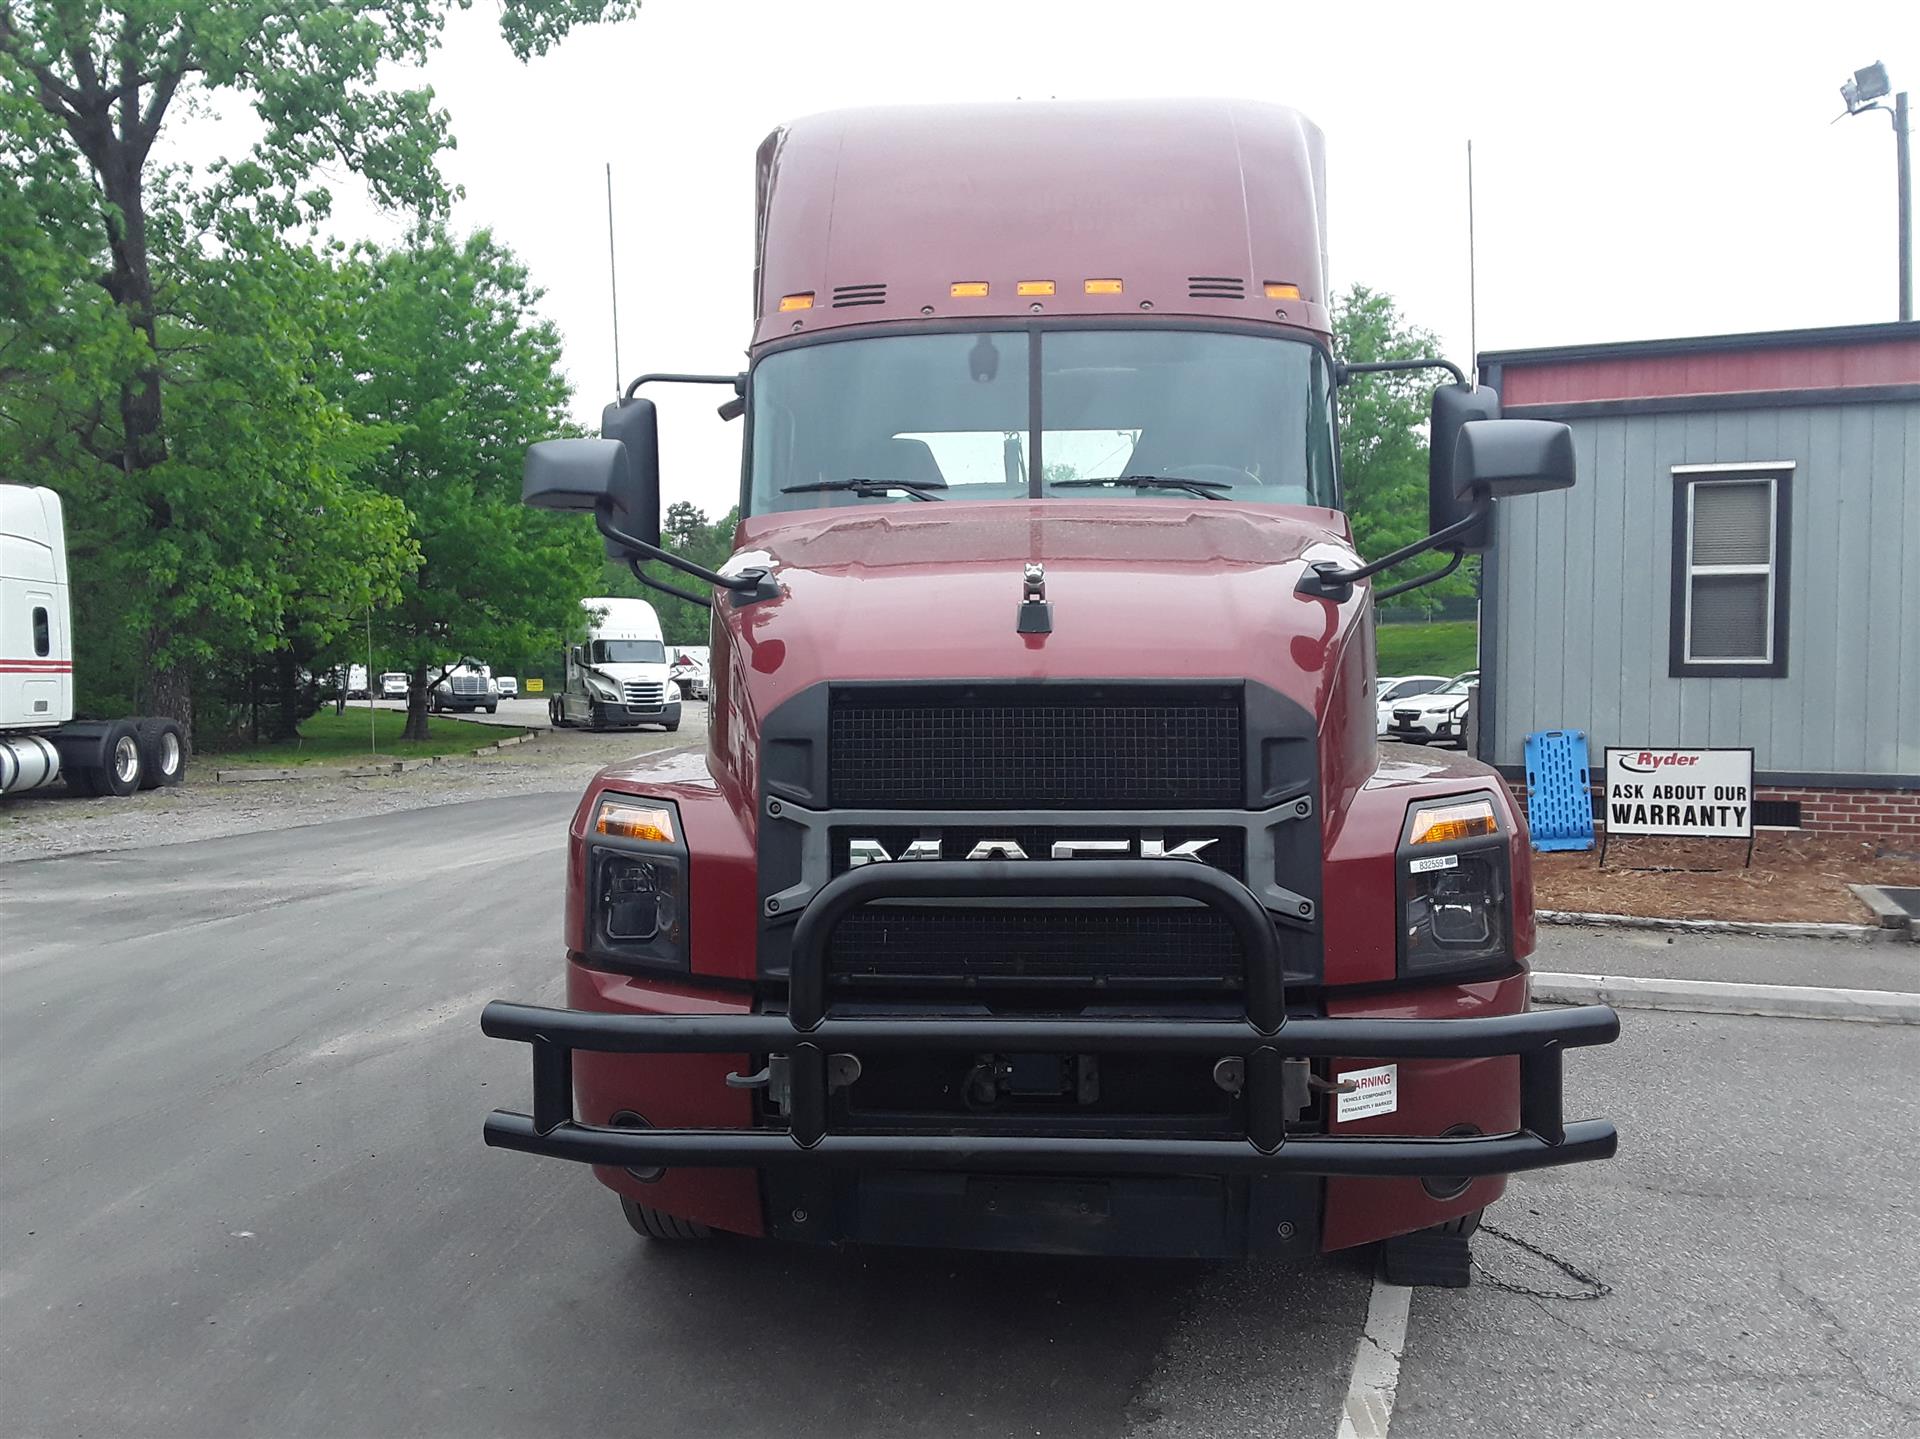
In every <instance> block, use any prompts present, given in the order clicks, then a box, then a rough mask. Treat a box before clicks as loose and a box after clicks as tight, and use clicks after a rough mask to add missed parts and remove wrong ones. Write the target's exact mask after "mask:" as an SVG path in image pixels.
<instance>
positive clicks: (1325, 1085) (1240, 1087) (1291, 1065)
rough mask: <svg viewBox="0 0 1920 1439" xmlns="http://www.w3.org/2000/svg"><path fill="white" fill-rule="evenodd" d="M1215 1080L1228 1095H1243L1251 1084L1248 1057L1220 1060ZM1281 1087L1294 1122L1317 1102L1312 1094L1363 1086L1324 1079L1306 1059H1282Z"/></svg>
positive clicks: (1232, 1056)
mask: <svg viewBox="0 0 1920 1439" xmlns="http://www.w3.org/2000/svg"><path fill="white" fill-rule="evenodd" d="M1213 1082H1214V1083H1215V1084H1216V1085H1218V1086H1219V1087H1220V1088H1221V1089H1223V1090H1225V1091H1226V1092H1227V1093H1228V1094H1235V1095H1237V1094H1240V1093H1241V1092H1242V1091H1244V1090H1245V1089H1246V1087H1247V1062H1246V1060H1244V1059H1242V1058H1241V1057H1240V1056H1239V1055H1237V1054H1230V1055H1227V1056H1226V1057H1225V1058H1224V1059H1220V1060H1217V1061H1216V1062H1215V1063H1214V1066H1213ZM1280 1088H1281V1099H1282V1104H1283V1107H1284V1108H1285V1110H1286V1114H1287V1122H1288V1123H1292V1122H1293V1121H1294V1120H1296V1119H1298V1118H1299V1117H1300V1116H1301V1115H1302V1114H1304V1113H1306V1111H1307V1107H1308V1106H1309V1105H1310V1104H1311V1103H1312V1102H1313V1101H1312V1098H1311V1096H1312V1095H1314V1094H1352V1093H1353V1092H1354V1091H1355V1090H1356V1089H1358V1088H1359V1085H1357V1084H1355V1083H1353V1082H1352V1081H1350V1080H1349V1081H1345V1082H1342V1081H1339V1080H1332V1079H1322V1078H1321V1077H1320V1076H1319V1075H1317V1074H1315V1073H1314V1072H1313V1067H1312V1065H1311V1064H1310V1063H1309V1062H1308V1061H1307V1060H1305V1059H1283V1060H1281V1061H1280Z"/></svg>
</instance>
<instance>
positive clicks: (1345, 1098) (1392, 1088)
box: [1333, 1064, 1400, 1121]
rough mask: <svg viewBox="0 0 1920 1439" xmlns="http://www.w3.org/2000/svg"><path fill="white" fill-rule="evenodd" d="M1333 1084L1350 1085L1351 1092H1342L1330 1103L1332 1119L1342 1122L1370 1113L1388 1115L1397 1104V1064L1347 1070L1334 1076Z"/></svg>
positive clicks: (1398, 1087) (1398, 1072) (1398, 1076)
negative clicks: (1333, 1102)
mask: <svg viewBox="0 0 1920 1439" xmlns="http://www.w3.org/2000/svg"><path fill="white" fill-rule="evenodd" d="M1333 1078H1334V1082H1335V1083H1336V1084H1351V1085H1352V1086H1354V1089H1353V1092H1352V1093H1351V1094H1342V1095H1340V1096H1339V1100H1338V1102H1337V1103H1336V1104H1335V1106H1334V1118H1336V1119H1338V1120H1341V1121H1345V1120H1349V1119H1365V1118H1366V1117H1367V1116H1368V1115H1370V1114H1392V1113H1393V1112H1394V1110H1396V1109H1398V1108H1399V1107H1400V1066H1399V1065H1397V1064H1381V1065H1376V1066H1375V1067H1374V1068H1372V1069H1349V1070H1348V1071H1347V1072H1346V1073H1345V1074H1336V1075H1334V1077H1333Z"/></svg>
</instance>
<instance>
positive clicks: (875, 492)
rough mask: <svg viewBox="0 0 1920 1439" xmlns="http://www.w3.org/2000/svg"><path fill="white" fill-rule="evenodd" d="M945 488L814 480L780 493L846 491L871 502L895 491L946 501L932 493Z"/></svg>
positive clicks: (928, 483) (784, 488) (932, 483)
mask: <svg viewBox="0 0 1920 1439" xmlns="http://www.w3.org/2000/svg"><path fill="white" fill-rule="evenodd" d="M945 488H946V485H945V484H944V483H942V482H938V481H919V480H917V481H915V482H914V483H912V484H908V483H907V482H906V481H905V480H864V479H853V480H814V481H813V482H812V483H810V484H805V485H783V486H781V489H780V493H781V494H783V495H805V494H813V493H817V492H820V491H823V490H845V491H846V492H847V493H849V494H854V495H858V496H859V497H860V498H861V499H863V500H871V499H878V498H879V497H880V496H882V495H889V494H892V493H893V492H894V491H895V490H899V491H901V492H903V493H905V494H909V495H912V496H913V497H914V498H915V499H916V500H944V499H945V498H946V496H945V495H936V494H933V493H932V491H934V490H944V489H945Z"/></svg>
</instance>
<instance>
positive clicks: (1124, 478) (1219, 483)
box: [1053, 475, 1233, 500]
mask: <svg viewBox="0 0 1920 1439" xmlns="http://www.w3.org/2000/svg"><path fill="white" fill-rule="evenodd" d="M1095 485H1107V486H1126V487H1130V488H1132V489H1136V490H1185V491H1186V492H1187V493H1188V494H1190V495H1198V496H1199V497H1200V498H1201V499H1203V500H1224V499H1225V498H1226V496H1225V495H1223V494H1221V493H1219V492H1220V491H1221V490H1230V489H1232V488H1233V486H1232V485H1230V484H1228V483H1226V481H1224V480H1183V479H1181V478H1179V477H1178V476H1177V475H1107V476H1104V477H1101V478H1098V479H1090V480H1055V481H1053V487H1054V488H1055V489H1056V490H1064V489H1067V488H1069V487H1072V488H1075V489H1082V490H1085V489H1091V488H1093V487H1094V486H1095Z"/></svg>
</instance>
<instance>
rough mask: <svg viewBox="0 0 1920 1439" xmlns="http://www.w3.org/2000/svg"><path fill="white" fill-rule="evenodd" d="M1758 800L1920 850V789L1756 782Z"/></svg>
mask: <svg viewBox="0 0 1920 1439" xmlns="http://www.w3.org/2000/svg"><path fill="white" fill-rule="evenodd" d="M1508 784H1509V788H1511V789H1512V790H1513V798H1514V802H1515V803H1516V804H1518V805H1520V806H1521V808H1522V809H1523V810H1524V809H1525V807H1526V803H1527V786H1526V782H1525V781H1524V780H1511V781H1509V782H1508ZM1754 798H1756V799H1759V800H1763V801H1764V800H1792V801H1795V802H1796V803H1798V804H1799V806H1800V827H1801V828H1802V829H1805V830H1817V831H1821V832H1823V833H1827V834H1851V835H1859V836H1860V837H1861V838H1863V839H1875V840H1882V841H1885V842H1887V843H1890V844H1894V845H1897V846H1899V847H1900V848H1902V849H1913V850H1920V791H1916V790H1898V789H1779V788H1775V787H1774V786H1772V785H1764V784H1763V785H1756V786H1755V787H1754ZM1602 809H1603V806H1602V803H1601V791H1600V789H1598V788H1595V789H1594V791H1593V813H1594V825H1595V827H1596V828H1598V829H1604V828H1606V817H1605V815H1604V814H1603V813H1602Z"/></svg>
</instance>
